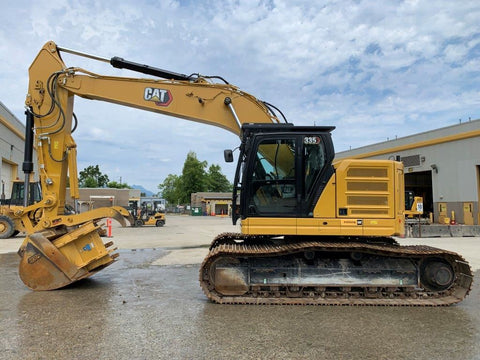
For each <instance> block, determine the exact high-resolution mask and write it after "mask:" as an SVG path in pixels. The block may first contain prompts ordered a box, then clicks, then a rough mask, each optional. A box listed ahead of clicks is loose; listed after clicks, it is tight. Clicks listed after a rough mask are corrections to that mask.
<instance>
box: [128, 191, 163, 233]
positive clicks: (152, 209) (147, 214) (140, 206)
mask: <svg viewBox="0 0 480 360" xmlns="http://www.w3.org/2000/svg"><path fill="white" fill-rule="evenodd" d="M128 211H129V212H130V214H131V215H132V217H133V224H132V226H135V227H138V226H143V225H155V226H157V227H162V226H164V225H165V223H166V220H165V203H164V201H163V200H162V199H159V198H153V197H150V198H149V197H141V198H132V199H129V200H128Z"/></svg>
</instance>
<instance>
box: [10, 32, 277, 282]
mask: <svg viewBox="0 0 480 360" xmlns="http://www.w3.org/2000/svg"><path fill="white" fill-rule="evenodd" d="M62 51H63V52H70V53H73V54H77V55H82V56H87V57H90V58H93V59H95V60H100V61H107V62H109V63H111V65H112V66H114V67H116V68H126V69H130V70H134V71H138V72H141V73H144V74H147V75H153V76H157V77H163V78H164V79H152V78H127V77H115V76H103V75H99V74H95V73H93V72H90V71H88V70H84V69H81V68H75V67H67V66H66V65H65V63H64V62H63V59H62V57H61V52H62ZM29 79H30V81H29V87H28V94H27V97H26V106H27V112H26V113H27V135H29V136H27V139H31V140H30V141H31V142H32V143H33V141H34V142H35V145H36V149H37V156H38V165H39V166H38V168H39V172H40V174H39V175H40V183H41V187H42V194H43V196H42V200H41V201H40V202H38V203H36V204H34V205H32V206H25V207H24V209H23V211H22V214H19V215H21V216H22V222H23V224H24V226H25V229H26V230H27V233H28V234H29V235H28V236H27V237H26V239H25V241H24V243H23V244H22V246H21V248H20V250H19V254H20V255H21V257H22V261H21V264H20V276H21V278H22V280H23V281H24V282H25V283H26V284H27V286H29V287H31V288H32V289H37V290H41V289H54V288H58V287H62V286H65V285H67V284H69V283H71V282H73V281H75V280H78V279H80V278H83V277H87V276H90V275H91V274H93V273H94V272H96V271H98V270H99V269H100V268H103V267H105V266H107V265H109V264H111V263H112V262H113V260H114V256H115V254H113V253H112V250H107V248H106V246H104V244H103V242H102V241H101V239H100V238H99V236H98V234H97V233H98V231H97V230H98V227H97V226H96V222H97V221H98V220H99V219H102V218H105V217H113V218H115V219H116V220H118V221H119V222H120V223H122V225H124V224H125V220H124V219H125V218H128V217H129V213H128V212H127V211H126V210H125V209H123V208H122V207H109V208H99V209H95V210H93V211H89V212H84V213H80V214H64V208H65V200H66V199H65V196H66V188H67V176H68V177H69V182H70V184H69V185H70V189H71V191H70V192H71V196H72V198H74V199H78V197H79V192H78V177H77V162H76V144H75V141H74V139H73V137H72V133H73V131H74V129H75V128H76V121H77V120H76V117H75V115H74V99H75V96H79V97H82V98H86V99H91V100H100V101H106V102H111V103H115V104H119V105H123V106H128V107H133V108H137V109H142V110H146V111H151V112H156V113H159V114H164V115H171V116H175V117H177V118H182V119H186V120H191V121H196V122H200V123H205V124H209V125H214V126H218V127H221V128H223V129H226V130H228V131H231V132H233V133H235V134H237V135H240V132H241V126H242V122H253V123H277V122H279V120H278V118H277V117H276V116H275V115H274V114H273V112H272V111H271V110H270V109H269V107H268V106H267V105H266V104H264V103H263V102H261V101H259V100H257V99H256V98H255V97H254V96H252V95H250V94H248V93H245V92H243V91H241V90H240V89H238V88H237V87H235V86H233V85H230V84H228V83H226V82H225V83H223V84H221V83H213V82H211V81H210V80H211V79H210V78H209V77H202V76H200V75H198V74H197V75H192V76H186V75H182V74H177V73H172V72H169V71H165V70H161V69H157V68H153V67H150V66H146V65H141V64H136V63H133V62H129V61H125V60H123V59H121V58H118V57H115V58H112V59H110V60H109V59H104V58H99V57H96V56H91V55H88V54H82V53H79V52H76V51H72V50H68V49H62V48H59V47H58V46H57V45H56V44H55V43H54V42H51V41H50V42H48V43H46V44H45V45H44V46H43V48H42V49H41V50H40V52H39V53H38V55H37V56H36V58H35V60H34V61H33V63H32V65H31V66H30V68H29ZM240 119H241V120H240ZM28 132H30V134H28ZM32 145H33V144H30V150H29V151H26V153H30V154H31V148H32V147H33V146H32ZM27 148H28V144H27ZM30 156H31V155H30ZM31 163H32V160H31V159H26V161H25V163H24V170H26V172H29V171H31V168H32V166H31ZM25 178H26V181H27V179H28V178H29V176H26V177H25ZM26 201H27V200H26ZM33 213H34V214H36V216H32V214H33ZM38 214H41V216H38ZM129 220H131V219H129ZM72 229H74V230H72ZM52 244H53V245H52ZM52 253H54V255H51V254H52ZM59 263H62V264H64V266H63V268H62V267H61V266H58V264H59Z"/></svg>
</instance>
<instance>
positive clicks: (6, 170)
mask: <svg viewBox="0 0 480 360" xmlns="http://www.w3.org/2000/svg"><path fill="white" fill-rule="evenodd" d="M24 147H25V125H23V123H22V122H20V121H19V120H18V119H17V118H16V117H15V115H13V114H12V113H11V112H10V110H8V109H7V107H6V106H5V105H4V104H3V103H2V102H0V158H1V159H2V167H1V168H0V181H1V182H0V184H1V185H0V186H1V188H0V196H2V199H3V198H9V197H10V192H11V186H12V181H13V180H16V179H21V180H24V174H23V171H22V164H23V160H24V153H25V149H24ZM34 159H36V154H34ZM34 174H38V172H37V165H36V162H35V161H34ZM31 180H38V179H37V178H34V179H33V178H32V179H31Z"/></svg>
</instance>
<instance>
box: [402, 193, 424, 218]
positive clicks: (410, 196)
mask: <svg viewBox="0 0 480 360" xmlns="http://www.w3.org/2000/svg"><path fill="white" fill-rule="evenodd" d="M422 215H423V198H422V197H421V196H415V193H414V192H413V191H405V216H406V217H407V218H413V217H415V216H422Z"/></svg>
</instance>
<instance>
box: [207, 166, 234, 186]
mask: <svg viewBox="0 0 480 360" xmlns="http://www.w3.org/2000/svg"><path fill="white" fill-rule="evenodd" d="M207 191H214V192H228V191H232V184H231V183H230V181H228V179H227V177H226V176H225V175H224V174H222V168H221V167H220V165H215V164H212V165H210V167H209V168H208V173H207Z"/></svg>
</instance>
